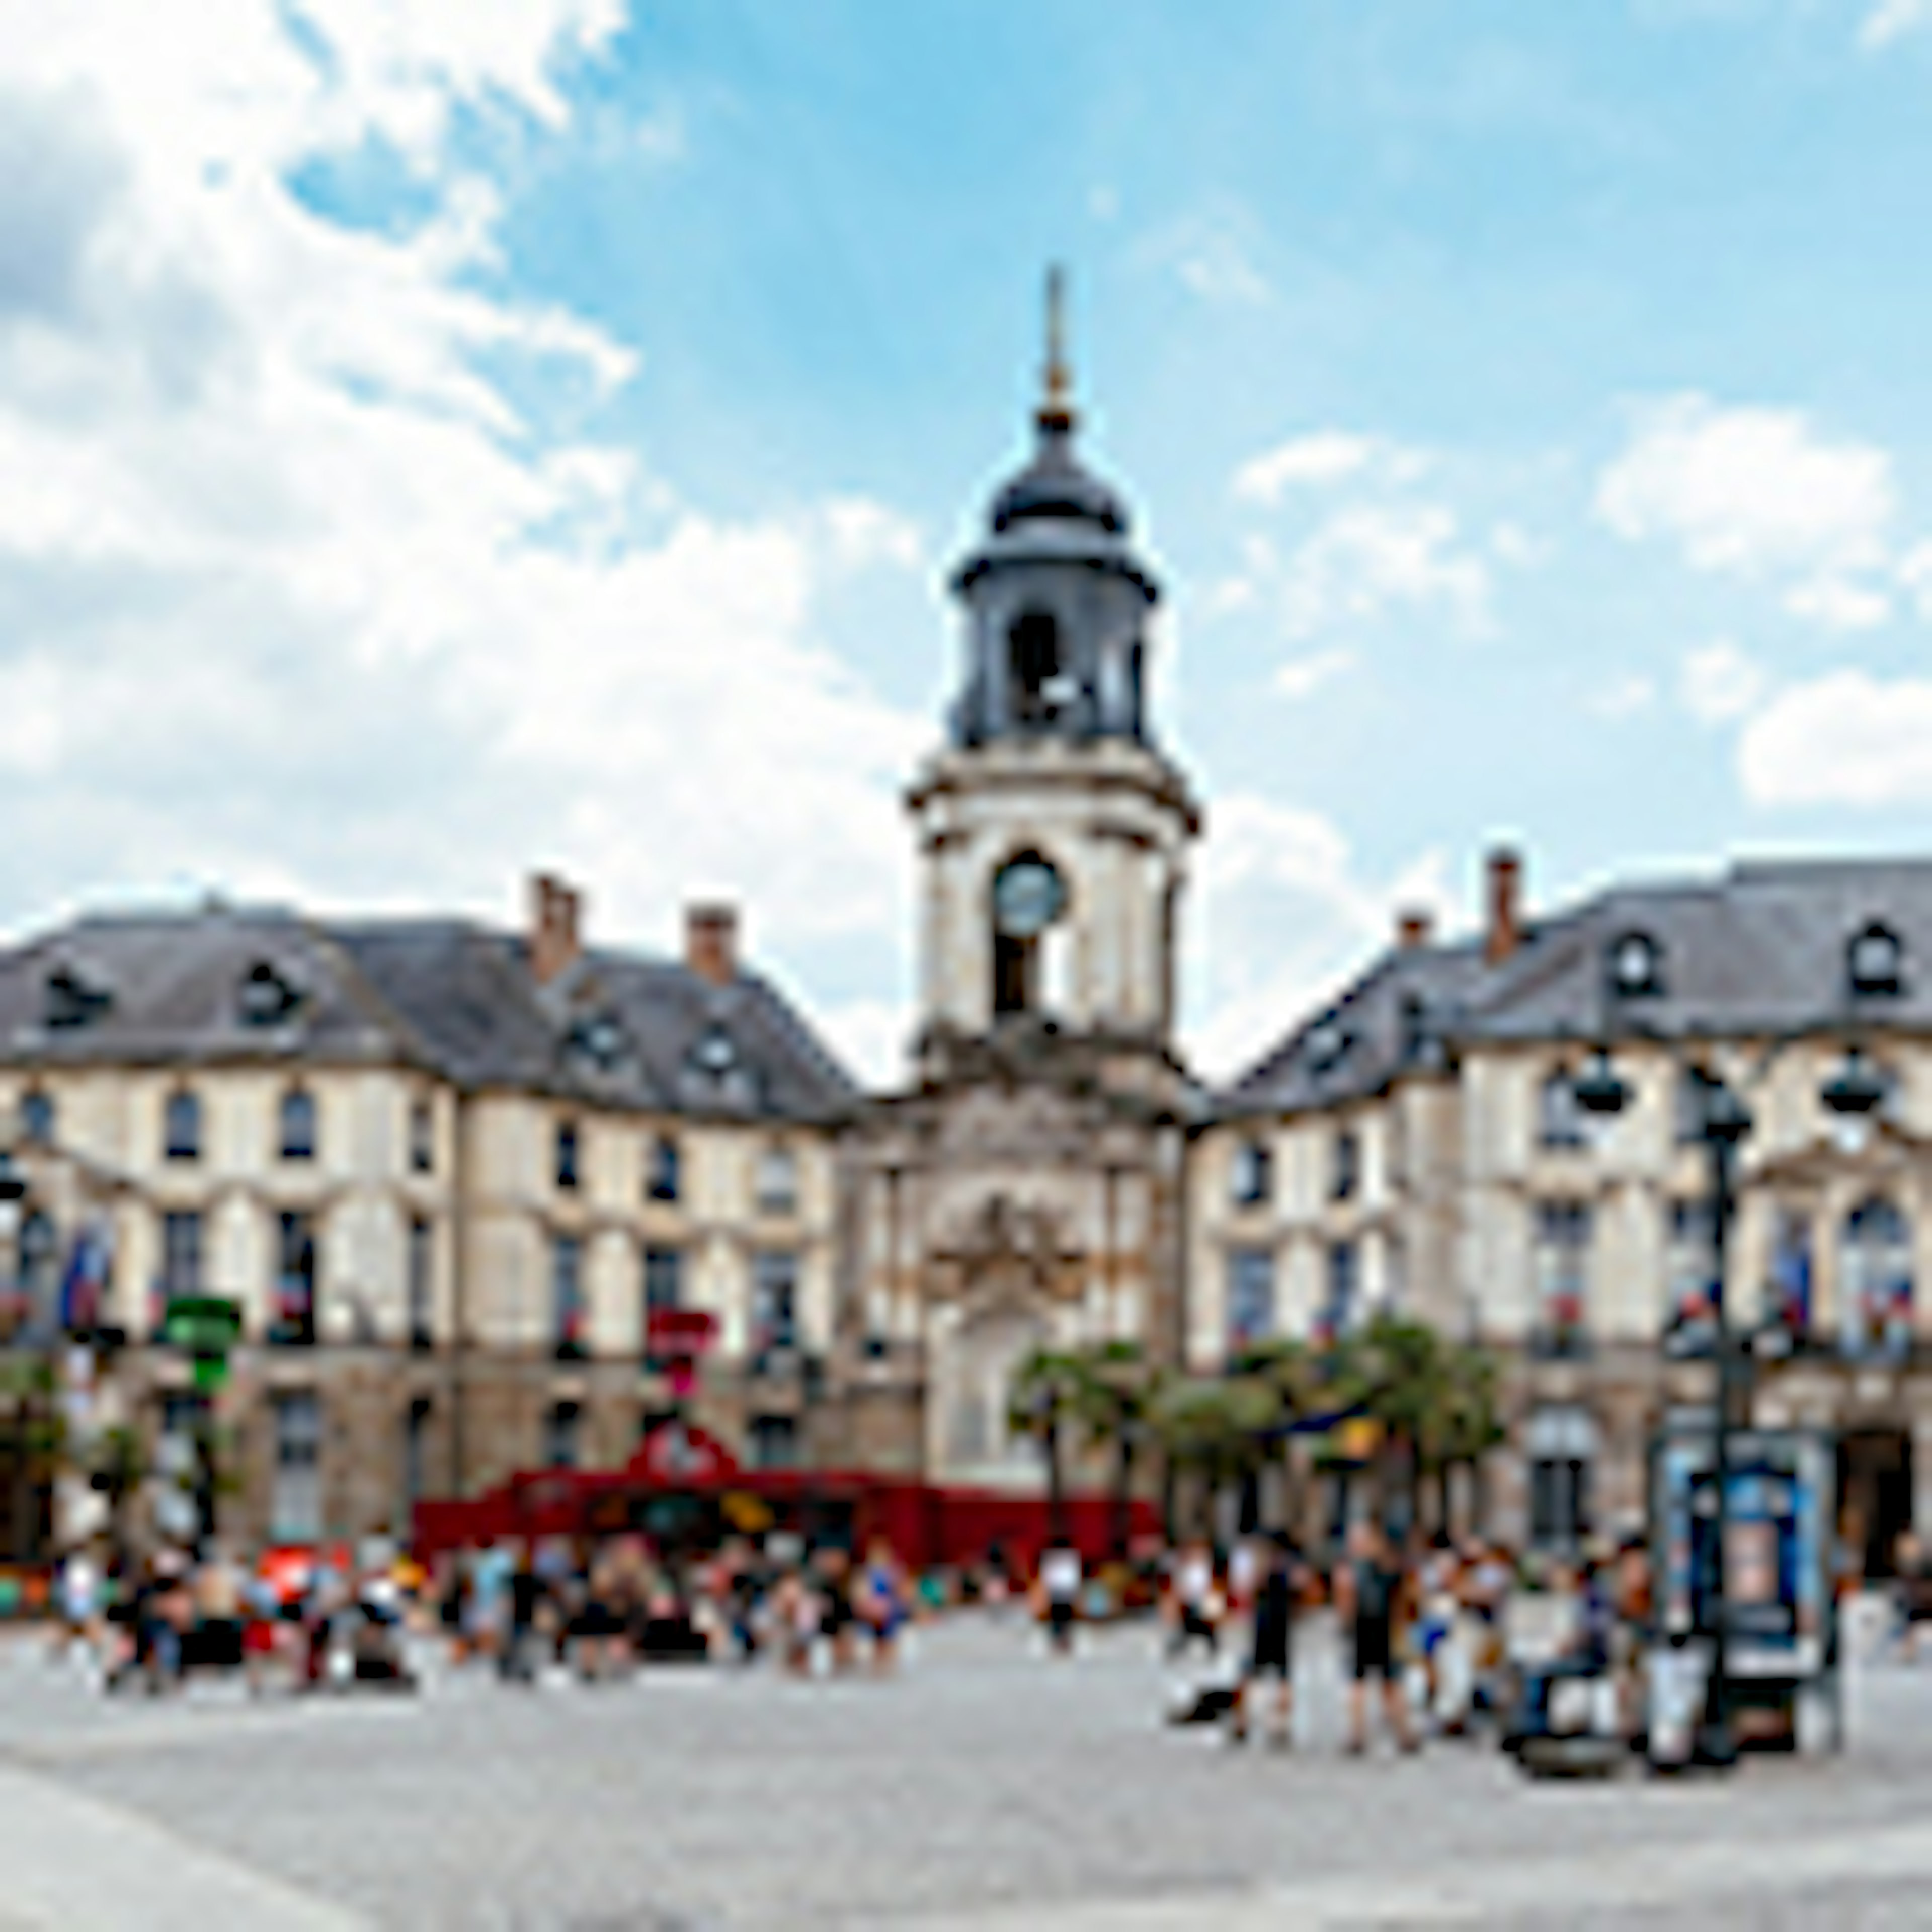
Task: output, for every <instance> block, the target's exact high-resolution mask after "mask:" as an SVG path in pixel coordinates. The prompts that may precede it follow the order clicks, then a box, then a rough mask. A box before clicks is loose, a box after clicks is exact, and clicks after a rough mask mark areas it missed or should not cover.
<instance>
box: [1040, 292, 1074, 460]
mask: <svg viewBox="0 0 1932 1932" xmlns="http://www.w3.org/2000/svg"><path fill="white" fill-rule="evenodd" d="M1066 299H1067V272H1066V270H1065V269H1063V268H1062V267H1061V265H1060V264H1059V263H1058V262H1055V263H1053V264H1052V266H1049V269H1047V272H1046V368H1045V369H1044V370H1043V372H1042V374H1043V377H1044V379H1045V385H1046V389H1045V394H1044V395H1043V397H1042V398H1041V401H1040V411H1039V414H1038V416H1037V419H1036V420H1037V422H1039V424H1040V428H1042V429H1043V430H1046V431H1049V432H1050V433H1052V434H1057V435H1060V436H1065V435H1067V434H1070V432H1071V431H1072V430H1073V421H1074V416H1073V403H1072V401H1071V400H1070V398H1071V397H1072V395H1073V374H1072V372H1071V371H1070V370H1069V369H1068V368H1067V328H1066V323H1067V317H1066Z"/></svg>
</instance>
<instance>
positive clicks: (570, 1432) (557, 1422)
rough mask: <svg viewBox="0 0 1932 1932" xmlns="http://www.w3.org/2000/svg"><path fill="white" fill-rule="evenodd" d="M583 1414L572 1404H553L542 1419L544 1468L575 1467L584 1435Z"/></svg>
mask: <svg viewBox="0 0 1932 1932" xmlns="http://www.w3.org/2000/svg"><path fill="white" fill-rule="evenodd" d="M582 1438H583V1410H582V1409H580V1407H579V1406H577V1404H576V1403H574V1402H555V1403H551V1404H550V1410H549V1412H548V1413H547V1415H545V1416H544V1443H543V1460H544V1468H545V1469H575V1468H576V1467H577V1458H578V1456H579V1454H580V1447H581V1442H582Z"/></svg>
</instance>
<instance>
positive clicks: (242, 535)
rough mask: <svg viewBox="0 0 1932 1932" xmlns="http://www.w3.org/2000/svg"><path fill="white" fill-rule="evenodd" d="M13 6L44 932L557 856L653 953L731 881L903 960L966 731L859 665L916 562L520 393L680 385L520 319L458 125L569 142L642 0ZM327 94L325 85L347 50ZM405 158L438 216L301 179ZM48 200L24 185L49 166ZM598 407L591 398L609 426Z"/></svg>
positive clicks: (30, 711)
mask: <svg viewBox="0 0 1932 1932" xmlns="http://www.w3.org/2000/svg"><path fill="white" fill-rule="evenodd" d="M297 18H298V17H297V14H296V11H295V10H290V9H284V8H281V7H278V5H275V4H274V0H197V4H196V5H195V6H194V7H170V8H166V9H162V8H150V9H139V8H136V9H130V8H128V7H126V6H124V5H111V4H107V0H101V4H96V5H87V4H84V0H63V4H62V5H61V6H59V7H52V8H49V7H43V6H42V5H38V4H37V0H0V45H4V46H5V47H6V48H7V54H8V58H7V64H6V77H7V87H8V88H9V89H10V90H11V92H10V93H9V94H8V95H7V96H6V97H5V100H4V101H0V172H7V173H9V175H12V172H13V171H12V170H9V169H5V165H4V164H5V158H6V146H7V130H19V129H20V128H22V127H25V128H26V129H28V130H29V133H30V135H31V152H32V154H33V155H34V158H35V160H36V163H37V172H36V173H35V175H34V190H33V194H32V195H31V196H28V195H26V194H24V193H13V194H12V195H11V196H10V197H9V199H8V200H7V202H5V204H4V205H0V597H4V599H5V607H6V608H7V612H8V621H7V625H6V628H5V632H4V633H3V634H0V684H4V688H5V690H6V691H7V694H8V701H7V705H6V707H5V712H4V715H0V772H4V774H5V779H6V781H7V787H8V792H9V802H8V811H9V817H10V823H13V824H14V825H15V826H18V827H26V826H31V827H32V828H33V832H32V835H31V837H28V836H25V835H23V836H21V837H19V838H14V839H11V840H9V841H7V842H6V845H5V850H4V853H0V904H4V905H5V907H7V908H8V909H9V910H10V911H11V912H12V913H13V915H14V916H15V917H17V918H20V919H26V918H38V917H40V916H43V913H44V910H45V908H46V907H48V906H49V905H50V904H52V903H53V902H55V901H65V900H67V899H68V898H70V896H71V894H72V892H73V891H74V889H76V887H77V884H78V885H80V886H82V887H83V889H89V890H92V889H95V887H97V886H98V887H104V886H106V885H107V883H110V882H112V883H114V884H115V886H125V885H128V884H131V883H139V882H143V881H145V882H148V883H152V882H155V881H160V880H182V879H184V878H187V879H203V880H221V881H223V882H224V883H226V884H228V885H229V886H230V887H232V888H233V889H239V890H250V889H258V888H259V889H263V890H273V891H275V892H278V893H290V892H299V894H300V895H302V896H303V897H304V898H307V899H308V900H310V901H312V902H314V903H316V904H324V905H327V904H344V903H354V902H371V903H376V904H398V903H403V902H416V903H422V902H425V901H429V902H440V903H442V904H450V905H457V906H462V907H469V908H470V909H472V910H478V911H484V912H497V911H499V910H503V909H505V907H506V905H507V904H508V903H509V902H510V901H511V894H512V891H513V888H514V880H515V878H516V876H517V874H519V873H520V871H521V870H522V869H523V868H524V867H525V866H526V865H528V864H529V863H532V862H536V861H539V860H541V861H544V862H553V863H559V864H561V865H563V866H565V868H567V869H569V870H571V871H574V872H576V873H577V874H579V875H580V877H583V879H584V880H585V881H586V883H588V885H589V887H590V889H591V892H592V898H593V904H594V911H595V918H596V919H597V922H598V924H599V925H600V926H601V928H602V929H603V930H604V932H607V933H618V932H622V933H628V934H630V935H637V933H639V932H642V931H644V930H646V929H649V930H652V931H655V932H667V931H668V929H669V927H670V923H671V919H670V909H671V908H673V907H675V905H676V902H677V901H678V900H679V898H681V897H682V895H685V893H686V892H690V891H694V890H699V889H705V890H710V889H724V890H727V891H730V892H734V893H736V894H738V895H742V897H743V898H745V901H746V902H747V904H748V910H749V911H750V913H751V917H752V919H753V922H754V931H755V932H757V933H759V934H760V935H766V937H767V938H768V939H769V942H770V943H771V944H772V945H773V946H774V947H777V948H778V949H780V950H784V949H786V948H792V949H796V948H797V947H800V946H806V947H809V946H811V945H812V944H817V943H819V942H820V941H821V940H824V939H827V938H830V939H833V940H835V939H837V938H838V936H840V935H865V936H866V937H867V938H869V939H870V940H872V941H880V942H884V943H889V944H896V943H897V941H898V938H899V936H900V934H901V930H902V923H903V922H902V919H901V910H902V903H903V898H904V891H905V880H906V874H907V867H908V865H909V860H908V859H907V857H906V856H905V854H904V852H903V850H901V847H902V843H903V841H902V839H901V832H900V827H899V825H898V817H897V814H896V812H895V810H894V806H893V799H894V793H895V787H896V785H897V783H898V781H899V779H900V778H901V775H902V774H903V772H904V770H905V769H906V768H907V765H908V764H909V763H910V761H911V760H912V759H913V756H914V754H915V753H916V751H917V750H918V749H919V748H921V747H922V745H923V744H924V742H925V741H926V738H927V736H928V735H929V729H930V727H929V724H928V722H927V721H926V720H925V719H923V718H915V717H912V716H910V715H906V714H904V713H902V712H898V711H895V710H894V709H892V708H891V707H889V706H886V705H885V704H883V703H881V702H880V701H879V700H877V698H876V697H874V695H873V694H871V692H869V691H868V690H867V689H866V688H864V687H863V686H862V685H861V684H860V683H859V682H858V681H857V680H856V679H855V678H854V677H853V675H852V674H851V673H850V672H849V671H848V670H846V669H845V668H844V667H843V665H842V664H841V663H840V662H839V661H838V660H837V659H836V658H834V657H833V656H832V655H831V653H830V652H829V650H828V649H826V648H825V647H824V646H823V643H822V641H821V640H820V637H819V636H818V634H817V628H816V626H817V610H818V607H819V601H820V595H821V593H822V592H824V591H825V590H826V589H828V588H829V587H830V586H832V585H834V584H835V583H837V582H838V580H840V578H841V576H842V575H843V574H845V573H849V572H850V571H855V570H859V569H874V568H890V569H913V570H918V569H920V568H922V549H921V546H920V541H919V534H918V532H917V531H916V529H913V528H912V527H911V526H910V525H909V524H907V523H906V522H905V521H904V519H903V518H901V517H899V516H898V514H897V513H896V512H895V511H892V509H890V508H889V507H887V506H885V505H880V504H877V503H874V502H869V501H867V500H865V499H859V498H853V497H845V498H838V499H832V500H830V501H829V502H825V503H823V504H820V505H807V506H805V507H804V508H801V509H799V511H796V513H794V514H788V515H786V516H782V517H767V518H765V519H762V520H748V521H737V522H727V521H721V520H718V519H715V518H713V517H708V516H706V514H703V511H701V509H700V508H697V507H696V506H694V505H690V504H688V503H685V502H682V501H681V500H680V499H679V496H677V494H676V492H675V490H673V489H672V488H671V487H669V486H668V485H667V484H666V483H665V482H664V481H663V480H661V479H659V478H653V477H652V476H650V475H647V474H646V473H645V472H643V469H642V468H641V466H640V464H639V463H638V462H637V460H636V458H634V456H633V455H631V453H630V452H628V451H625V450H624V449H620V448H618V447H615V446H610V445H607V444H601V443H595V442H594V441H591V440H586V439H584V438H583V437H580V436H575V435H572V434H567V433H564V432H561V431H557V430H556V429H554V428H553V426H552V425H550V423H549V422H547V420H546V419H544V417H543V416H542V415H541V414H540V413H538V411H537V410H536V408H535V406H534V405H532V404H530V403H529V402H528V401H526V400H525V398H526V397H527V395H529V392H531V390H532V385H530V384H529V383H520V382H513V381H511V380H509V379H508V378H506V377H505V374H504V373H503V372H504V371H505V370H506V369H507V370H509V371H514V372H515V373H516V374H519V375H520V374H523V373H524V372H526V371H529V369H530V368H532V366H538V367H541V369H542V370H543V371H544V374H545V376H546V377H547V382H546V384H545V385H543V386H541V388H543V389H544V390H545V392H547V390H548V389H549V388H550V387H551V386H556V385H562V386H563V387H565V389H568V392H569V393H570V394H571V396H572V397H573V398H576V399H577V401H578V402H580V401H581V400H582V399H583V398H592V399H594V398H595V397H596V396H597V395H599V394H600V393H603V392H607V391H608V390H609V389H611V388H612V387H613V386H616V385H617V384H619V383H622V382H624V381H625V380H628V378H629V377H630V375H631V372H632V371H634V368H636V366H637V356H636V354H635V352H634V350H633V349H632V348H631V346H630V345H628V344H625V343H622V342H619V341H616V340H613V338H610V336H608V335H606V334H604V332H601V330H599V329H598V328H596V327H595V326H593V325H592V324H590V323H587V322H586V321H585V320H583V319H582V318H581V317H578V316H577V315H575V314H571V313H570V312H568V311H565V310H562V309H559V308H550V307H545V306H544V305H541V304H539V303H535V302H530V301H528V300H526V299H520V298H518V297H517V296H514V295H512V294H508V293H495V292H493V291H495V290H499V289H500V288H501V287H502V281H503V278H502V275H500V274H496V273H485V271H489V270H490V269H491V266H492V264H493V260H494V256H495V251H496V246H497V233H498V223H499V217H500V211H499V202H498V196H497V190H496V187H494V185H493V184H491V183H490V182H488V181H482V180H479V179H478V178H475V176H474V175H465V174H464V173H463V172H461V171H460V169H459V168H458V166H457V165H456V164H455V162H454V161H453V160H452V158H451V154H450V150H449V147H448V145H447V144H446V138H445V137H446V135H447V134H448V133H449V128H450V126H451V124H452V116H453V115H454V114H455V111H456V110H457V108H458V106H459V105H460V104H466V105H468V106H469V107H474V108H477V109H480V110H483V111H484V112H487V113H499V114H506V115H518V116H521V117H523V118H525V120H526V121H527V123H528V124H529V127H531V128H532V129H533V130H543V129H545V128H554V127H561V126H562V125H563V124H565V121H566V119H567V117H568V115H569V114H570V112H571V106H570V99H569V95H568V86H567V77H568V71H569V69H570V68H571V65H572V63H574V62H579V61H581V60H583V59H585V58H590V57H593V56H594V55H595V54H596V53H597V52H598V50H599V49H601V47H603V46H605V45H606V44H607V43H608V41H609V40H610V37H611V35H612V34H613V33H614V32H615V31H616V28H617V26H618V25H619V22H620V19H621V11H620V9H619V6H618V5H617V4H616V0H527V4H523V5H515V6H510V5H478V4H475V0H421V3H420V4H417V5H412V6H409V7H404V6H399V5H395V4H393V0H311V4H308V5H305V6H304V7H302V9H301V10H300V14H299V19H300V20H301V22H302V23H306V24H305V25H303V26H296V25H295V24H292V23H295V22H296V20H297ZM311 34H313V35H319V36H320V37H321V38H322V39H323V40H325V41H326V43H327V46H328V48H329V58H327V59H320V60H319V59H317V58H311V54H310V52H309V51H308V44H309V37H310V36H311ZM370 139H380V140H381V141H383V142H387V143H389V144H390V145H392V147H393V148H395V150H396V151H398V152H399V153H400V154H402V155H403V156H404V157H405V159H406V160H407V163H408V165H409V166H410V168H411V169H413V170H414V171H415V172H416V175H417V177H418V179H419V184H421V187H422V190H424V193H425V198H426V199H427V200H428V202H429V204H430V206H431V213H430V214H429V215H428V217H427V218H425V220H422V221H421V222H419V223H417V224H416V226H413V227H410V228H408V229H405V230H403V231H401V232H397V231H395V230H384V229H380V228H378V227H374V226H366V225H365V226H353V227H351V226H347V225H344V224H340V223H335V222H332V221H331V220H329V219H327V218H326V217H324V216H323V215H322V214H318V213H317V212H316V211H314V209H313V208H311V206H309V205H307V204H306V203H305V202H303V201H302V199H299V198H298V196H296V194H295V193H293V191H292V190H291V189H290V186H289V184H288V176H289V173H290V170H291V169H293V167H294V166H296V165H297V164H299V163H301V162H302V161H303V160H305V159H307V158H308V157H311V156H314V155H318V154H329V153H332V152H335V151H339V150H341V148H344V147H352V146H354V145H357V144H359V143H361V142H365V141H368V140H370ZM23 178H24V177H23ZM581 414H582V411H581V409H580V408H578V409H577V415H579V416H580V415H581Z"/></svg>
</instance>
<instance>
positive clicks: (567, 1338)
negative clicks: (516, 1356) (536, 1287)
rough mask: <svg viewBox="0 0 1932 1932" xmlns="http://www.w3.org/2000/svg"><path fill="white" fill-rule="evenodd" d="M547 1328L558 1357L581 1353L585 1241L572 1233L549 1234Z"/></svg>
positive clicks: (582, 1341) (582, 1340)
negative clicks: (548, 1314) (548, 1318)
mask: <svg viewBox="0 0 1932 1932" xmlns="http://www.w3.org/2000/svg"><path fill="white" fill-rule="evenodd" d="M550 1329H551V1333H552V1334H553V1337H555V1339H556V1352H557V1354H558V1355H559V1358H568V1357H574V1356H580V1355H582V1354H583V1343H584V1333H583V1243H582V1242H581V1241H579V1240H578V1239H577V1237H576V1236H575V1235H554V1236H553V1237H552V1238H551V1241H550Z"/></svg>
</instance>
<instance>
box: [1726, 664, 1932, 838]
mask: <svg viewBox="0 0 1932 1932" xmlns="http://www.w3.org/2000/svg"><path fill="white" fill-rule="evenodd" d="M1738 769H1739V778H1741V780H1742V783H1743V785H1744V789H1745V795H1746V796H1748V798H1749V799H1751V802H1753V803H1754V804H1757V805H1924V804H1927V803H1932V679H1925V678H1894V679H1881V678H1876V677H1873V676H1871V675H1870V673H1867V672H1865V671H1862V670H1840V671H1834V672H1832V673H1831V674H1830V675H1829V676H1825V677H1821V678H1817V679H1812V680H1811V681H1809V682H1806V683H1803V684H1796V685H1789V686H1787V688H1785V689H1784V691H1781V692H1780V693H1779V694H1778V696H1777V697H1775V698H1773V699H1772V701H1771V702H1770V703H1769V704H1767V705H1766V706H1765V707H1764V708H1763V710H1761V711H1760V712H1758V713H1757V715H1756V716H1755V717H1754V718H1752V719H1751V722H1750V723H1749V724H1748V725H1747V726H1746V727H1745V730H1744V733H1743V734H1742V737H1741V738H1740V739H1739V746H1738Z"/></svg>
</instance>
